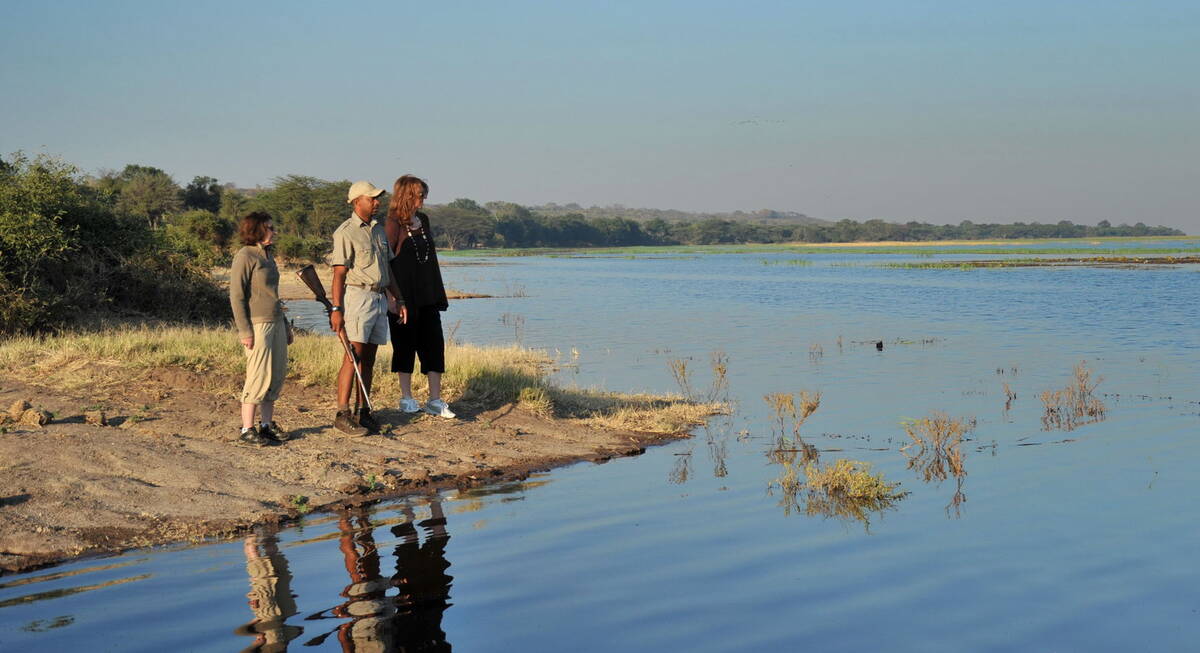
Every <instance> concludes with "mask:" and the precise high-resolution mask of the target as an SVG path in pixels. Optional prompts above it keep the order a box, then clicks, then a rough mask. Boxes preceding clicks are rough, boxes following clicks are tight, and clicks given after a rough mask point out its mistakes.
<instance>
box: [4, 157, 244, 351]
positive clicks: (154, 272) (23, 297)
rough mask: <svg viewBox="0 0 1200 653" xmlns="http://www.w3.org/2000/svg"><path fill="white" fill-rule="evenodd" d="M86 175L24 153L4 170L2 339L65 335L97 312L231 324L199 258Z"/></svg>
mask: <svg viewBox="0 0 1200 653" xmlns="http://www.w3.org/2000/svg"><path fill="white" fill-rule="evenodd" d="M78 174H79V173H78V170H77V169H76V168H75V167H74V166H71V165H70V164H67V163H64V162H62V161H59V160H57V159H54V158H50V157H46V156H38V157H36V158H33V159H30V158H29V157H27V156H25V155H24V154H22V153H20V152H18V153H16V154H14V155H13V156H12V157H11V158H10V159H9V161H8V162H7V163H6V164H5V165H4V166H3V168H2V169H0V332H3V333H14V332H29V331H38V330H52V329H57V328H61V327H62V326H65V325H67V324H71V323H78V322H80V321H82V320H83V319H84V318H86V317H88V316H91V315H93V314H94V313H96V312H97V311H110V312H117V313H128V312H134V313H138V314H143V315H146V316H152V317H159V318H165V319H171V320H176V319H181V320H195V319H204V320H215V319H224V318H225V317H226V315H227V311H228V308H227V305H228V302H227V300H226V299H225V298H224V293H223V292H222V291H221V290H220V289H219V288H218V287H217V286H216V285H215V283H214V282H213V281H212V280H211V279H210V278H209V277H208V275H207V268H206V267H204V266H203V265H201V264H199V263H198V262H197V261H196V260H194V259H193V258H192V253H191V252H188V251H186V248H184V249H185V251H184V252H183V253H181V251H180V250H179V249H178V248H177V247H176V246H175V245H174V244H173V242H172V240H171V239H170V238H169V237H168V236H167V235H165V234H164V233H163V232H156V231H154V230H152V229H151V228H150V227H149V226H148V225H147V224H146V223H145V221H144V220H139V219H137V218H133V217H130V216H127V215H124V214H121V213H119V212H118V211H116V210H115V208H114V206H113V204H112V200H111V198H110V197H107V196H104V195H102V194H101V193H100V192H98V191H96V190H94V189H93V188H91V187H89V186H87V185H86V184H84V183H82V182H81V181H80V180H79V179H78Z"/></svg>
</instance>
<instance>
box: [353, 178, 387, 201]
mask: <svg viewBox="0 0 1200 653" xmlns="http://www.w3.org/2000/svg"><path fill="white" fill-rule="evenodd" d="M381 193H383V189H381V188H376V187H375V184H372V183H371V182H369V181H356V182H354V183H353V184H350V192H349V193H346V203H347V204H351V203H353V202H354V200H356V199H358V196H359V195H366V196H367V197H379V195H380V194H381Z"/></svg>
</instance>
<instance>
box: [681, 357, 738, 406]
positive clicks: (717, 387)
mask: <svg viewBox="0 0 1200 653" xmlns="http://www.w3.org/2000/svg"><path fill="white" fill-rule="evenodd" d="M667 367H668V368H669V369H670V370H671V377H672V378H674V379H675V384H676V385H678V386H679V390H680V392H682V393H683V396H684V397H686V398H688V399H690V400H692V401H696V402H699V403H724V402H726V401H728V399H729V354H726V353H725V352H723V351H714V352H712V353H711V354H709V368H710V369H711V370H712V377H713V378H712V382H711V383H710V384H709V386H708V388H706V389H705V390H704V391H703V392H701V391H699V390H697V389H696V388H695V386H693V385H692V371H691V369H690V368H689V367H688V359H686V358H672V359H670V360H668V361H667Z"/></svg>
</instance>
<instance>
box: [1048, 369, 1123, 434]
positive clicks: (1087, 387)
mask: <svg viewBox="0 0 1200 653" xmlns="http://www.w3.org/2000/svg"><path fill="white" fill-rule="evenodd" d="M1103 380H1104V377H1096V379H1095V380H1094V381H1093V380H1092V372H1091V370H1089V369H1088V368H1087V361H1080V362H1079V364H1078V365H1076V366H1075V369H1074V371H1073V373H1072V378H1071V382H1070V383H1068V384H1067V387H1065V388H1063V389H1062V390H1046V391H1044V392H1042V394H1041V400H1042V405H1043V406H1044V408H1045V413H1044V414H1043V415H1042V428H1043V429H1044V430H1047V431H1050V430H1053V429H1060V430H1063V431H1073V430H1075V429H1076V428H1078V427H1080V426H1083V425H1085V424H1091V423H1094V422H1099V421H1101V420H1103V419H1104V417H1105V412H1106V410H1107V408H1106V407H1105V405H1104V402H1102V401H1100V399H1099V398H1098V397H1096V396H1095V394H1093V393H1094V391H1095V390H1096V386H1097V385H1099V384H1100V382H1101V381H1103Z"/></svg>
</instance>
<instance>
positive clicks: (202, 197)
mask: <svg viewBox="0 0 1200 653" xmlns="http://www.w3.org/2000/svg"><path fill="white" fill-rule="evenodd" d="M183 208H185V209H199V210H201V211H208V212H210V213H216V212H218V211H220V210H221V186H220V184H218V183H217V180H216V179H213V178H212V177H199V176H198V177H194V178H192V182H191V183H190V184H188V185H187V187H186V188H184V189H183Z"/></svg>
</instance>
